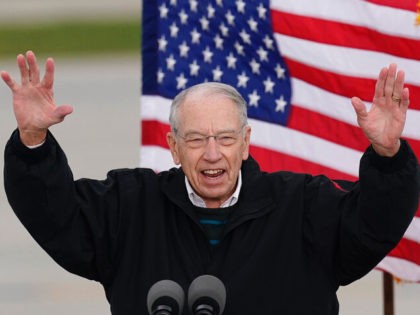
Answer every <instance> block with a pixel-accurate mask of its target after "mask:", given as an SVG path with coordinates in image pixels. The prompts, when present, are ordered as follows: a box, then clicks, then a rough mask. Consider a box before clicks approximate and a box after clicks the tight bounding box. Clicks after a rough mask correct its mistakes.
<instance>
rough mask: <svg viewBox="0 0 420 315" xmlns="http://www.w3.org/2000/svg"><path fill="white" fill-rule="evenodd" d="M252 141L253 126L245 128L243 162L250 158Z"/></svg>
mask: <svg viewBox="0 0 420 315" xmlns="http://www.w3.org/2000/svg"><path fill="white" fill-rule="evenodd" d="M250 141H251V126H246V127H245V137H244V148H243V152H242V160H243V161H245V160H246V159H248V157H249V144H250Z"/></svg>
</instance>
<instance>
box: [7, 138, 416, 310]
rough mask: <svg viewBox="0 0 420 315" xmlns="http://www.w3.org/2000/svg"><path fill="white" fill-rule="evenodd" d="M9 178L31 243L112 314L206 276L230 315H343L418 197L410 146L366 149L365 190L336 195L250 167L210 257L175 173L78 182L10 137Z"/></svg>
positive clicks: (322, 184) (55, 159)
mask: <svg viewBox="0 0 420 315" xmlns="http://www.w3.org/2000/svg"><path fill="white" fill-rule="evenodd" d="M4 175H5V188H6V192H7V196H8V199H9V202H10V204H11V206H12V208H13V209H14V211H15V213H16V215H17V216H18V217H19V219H20V220H21V221H22V223H23V224H24V225H25V227H26V228H27V229H28V231H29V232H30V233H31V235H32V236H33V237H34V238H35V239H36V241H37V242H38V243H39V244H40V245H41V246H42V247H43V248H44V249H45V250H46V251H47V252H48V254H49V255H50V256H51V257H52V258H53V259H54V260H55V261H56V262H57V263H59V264H60V265H61V266H63V267H64V268H65V269H67V270H68V271H70V272H73V273H75V274H78V275H81V276H83V277H86V278H89V279H94V280H97V281H100V282H101V283H102V284H103V286H104V288H105V292H106V296H107V299H108V301H109V303H110V305H111V311H112V314H115V315H128V314H133V315H134V314H147V310H146V295H147V292H148V290H149V288H150V287H151V286H152V285H153V284H154V283H155V282H157V281H159V280H162V279H172V280H174V281H176V282H178V283H179V284H180V285H181V286H182V287H183V288H184V289H185V290H187V288H188V286H189V284H190V283H191V281H192V280H193V279H194V278H195V277H197V276H199V275H202V274H211V275H215V276H217V277H219V278H220V279H221V280H222V281H223V282H224V284H225V285H226V289H227V302H226V308H225V312H224V314H226V315H238V314H241V315H245V314H301V315H307V314H319V315H329V314H338V302H337V298H336V290H337V289H338V287H339V286H340V285H345V284H348V283H350V282H352V281H354V280H356V279H358V278H360V277H362V276H363V275H365V274H366V273H367V272H368V271H369V270H371V269H372V268H373V267H374V266H375V265H376V264H377V263H378V262H379V261H380V260H381V259H382V258H383V257H384V256H385V255H386V254H387V253H388V252H389V251H390V250H391V249H392V248H393V247H394V246H395V245H396V244H397V243H398V241H399V239H400V238H401V237H402V235H403V233H404V231H405V230H406V228H407V227H408V225H409V223H410V221H411V219H412V217H413V215H414V213H415V210H416V208H417V204H418V193H419V172H418V164H417V161H416V158H415V156H414V154H413V153H412V151H411V149H410V148H409V146H408V145H407V144H406V143H405V142H403V145H402V146H401V149H400V151H399V153H398V154H397V155H396V156H395V157H393V158H382V157H379V156H378V155H377V154H376V153H375V152H374V151H373V150H372V149H371V148H369V149H368V150H367V152H366V153H365V154H364V156H363V158H362V160H361V165H360V182H356V183H349V182H341V183H340V184H341V186H339V185H338V184H337V183H336V182H333V181H331V180H329V179H328V178H326V177H323V176H315V177H313V176H310V175H306V174H295V173H290V172H276V173H271V174H267V173H264V172H261V171H260V170H259V167H258V165H257V163H256V162H255V161H254V160H253V159H252V158H249V159H248V160H247V161H245V162H244V163H243V166H242V176H243V186H242V189H241V192H240V196H239V200H238V203H237V204H236V205H235V206H233V207H232V209H230V210H231V211H230V213H231V215H230V218H229V222H228V223H227V225H226V228H225V231H224V235H223V237H222V240H221V242H220V243H219V244H218V245H216V246H211V245H210V244H209V242H208V239H207V238H206V235H205V233H204V232H203V229H202V227H201V226H200V224H199V222H198V219H197V215H196V211H195V208H194V206H193V205H192V204H191V203H190V201H189V200H188V197H187V193H186V189H185V184H184V174H183V172H182V170H181V169H171V170H169V171H165V172H162V173H159V174H155V173H154V172H153V171H152V170H148V169H120V170H113V171H111V172H109V173H108V176H107V178H106V179H105V180H103V181H98V180H90V179H80V180H77V181H74V180H73V177H72V173H71V171H70V168H69V166H68V165H67V161H66V157H65V155H64V153H63V151H62V150H61V149H60V147H59V145H58V143H57V142H56V141H55V139H54V138H53V137H52V135H51V134H49V135H48V137H47V141H46V143H45V144H44V145H43V146H41V147H40V148H37V149H33V150H30V149H28V148H26V147H25V146H23V145H22V143H21V142H20V141H19V135H18V133H17V132H15V133H14V134H13V135H12V138H11V140H10V141H9V142H8V144H7V146H6V151H5V170H4ZM215 211H217V210H215ZM183 314H188V312H187V307H185V308H184V313H183Z"/></svg>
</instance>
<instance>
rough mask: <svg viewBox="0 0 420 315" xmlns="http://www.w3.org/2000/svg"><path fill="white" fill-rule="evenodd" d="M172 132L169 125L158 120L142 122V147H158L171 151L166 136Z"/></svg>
mask: <svg viewBox="0 0 420 315" xmlns="http://www.w3.org/2000/svg"><path fill="white" fill-rule="evenodd" d="M170 130H171V128H170V126H169V125H168V124H164V123H161V122H159V121H157V120H142V121H141V145H156V146H160V147H162V148H166V149H169V146H168V143H167V142H166V134H167V133H168V132H169V131H170Z"/></svg>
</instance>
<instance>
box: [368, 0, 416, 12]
mask: <svg viewBox="0 0 420 315" xmlns="http://www.w3.org/2000/svg"><path fill="white" fill-rule="evenodd" d="M365 1H366V2H371V3H374V4H379V5H383V6H387V7H391V8H396V9H402V10H407V11H414V12H416V8H417V6H418V4H417V3H418V0H404V1H395V0H365Z"/></svg>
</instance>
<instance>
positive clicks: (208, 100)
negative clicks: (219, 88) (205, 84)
mask: <svg viewBox="0 0 420 315" xmlns="http://www.w3.org/2000/svg"><path fill="white" fill-rule="evenodd" d="M240 123H241V122H240V113H239V109H238V107H237V105H236V104H235V103H234V102H233V100H231V99H230V98H229V97H227V96H226V95H223V94H215V93H214V92H213V93H212V92H211V91H195V92H193V93H191V94H189V95H188V96H187V97H186V98H185V100H184V102H183V103H182V105H181V106H180V108H179V128H180V129H183V130H197V131H209V130H210V131H218V130H224V129H237V128H239V127H240Z"/></svg>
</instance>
